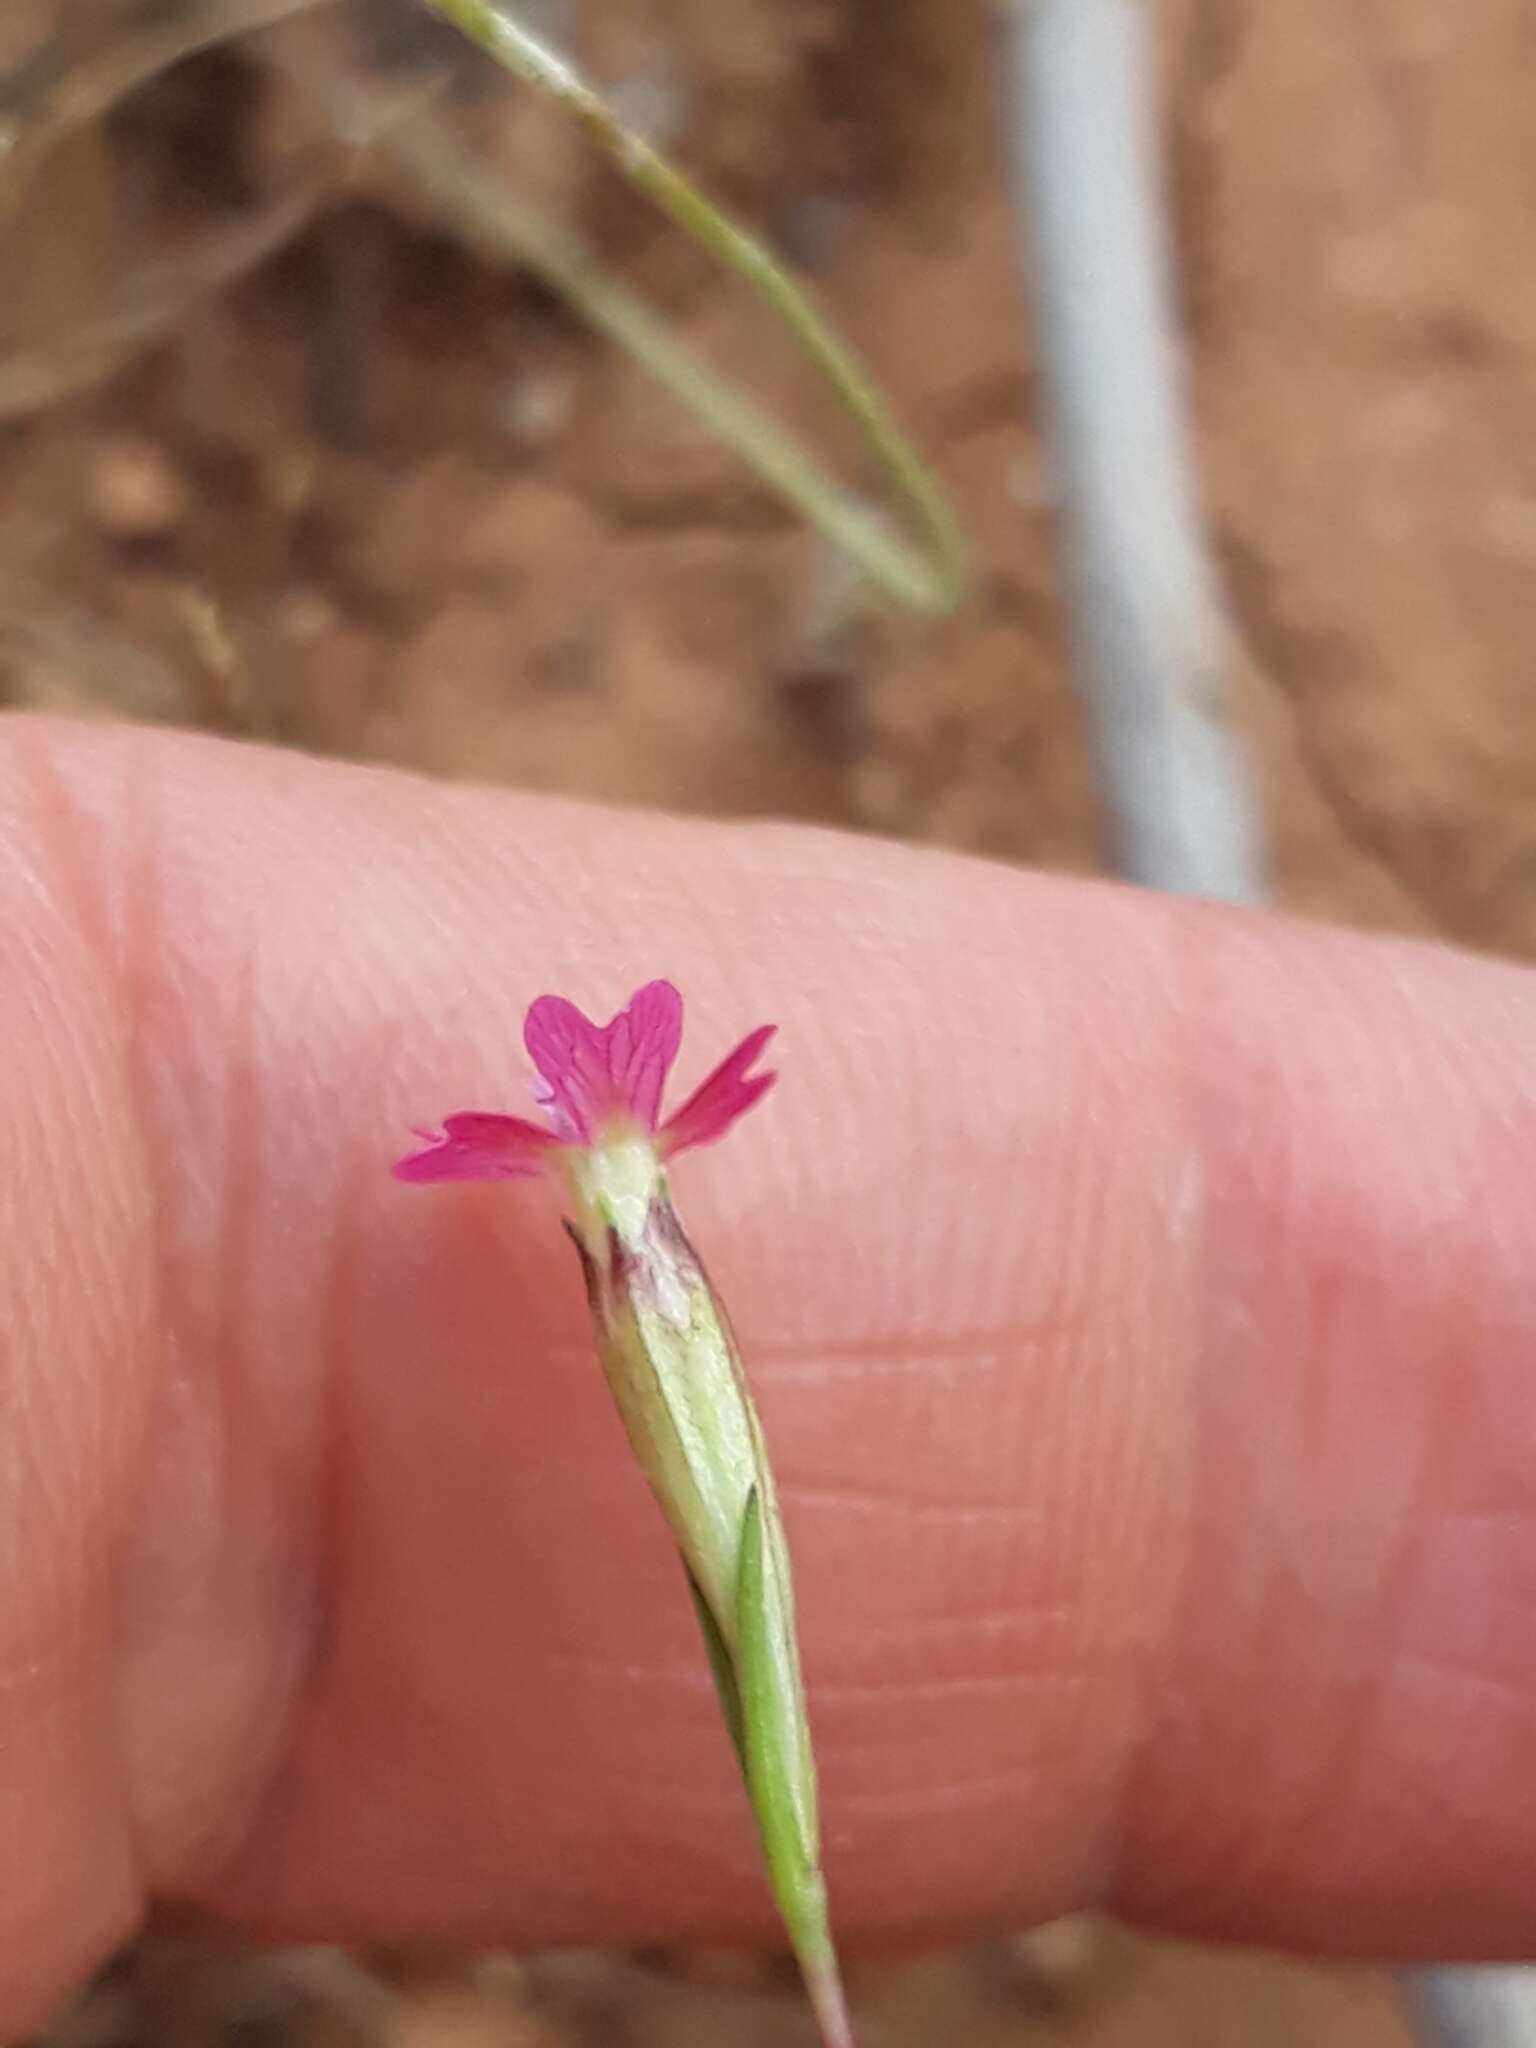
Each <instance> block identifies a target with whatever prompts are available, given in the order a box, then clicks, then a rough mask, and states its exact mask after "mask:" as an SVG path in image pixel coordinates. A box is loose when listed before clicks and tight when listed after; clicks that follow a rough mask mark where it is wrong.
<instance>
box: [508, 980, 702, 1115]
mask: <svg viewBox="0 0 1536 2048" xmlns="http://www.w3.org/2000/svg"><path fill="white" fill-rule="evenodd" d="M682 1036H683V999H682V996H681V995H680V994H679V993H678V991H677V989H676V988H675V987H674V986H673V984H672V983H671V982H670V981H648V982H647V983H646V984H645V986H644V987H643V988H638V989H636V991H635V993H634V994H633V995H632V996H631V997H630V999H629V1001H628V1002H627V1003H626V1004H625V1005H624V1007H623V1009H622V1010H620V1011H619V1012H618V1013H617V1015H616V1016H614V1017H612V1018H610V1019H609V1021H608V1022H607V1023H606V1024H594V1023H593V1022H592V1019H591V1018H590V1017H588V1016H587V1015H585V1013H584V1012H583V1011H581V1010H578V1009H577V1007H576V1005H575V1004H574V1003H572V1002H568V1001H567V1000H566V998H565V997H564V996H539V997H538V998H537V999H536V1000H535V1001H534V1002H532V1003H530V1004H529V1006H528V1014H527V1016H526V1018H525V1019H524V1020H523V1043H524V1045H526V1047H527V1048H528V1056H529V1058H530V1059H531V1060H532V1061H533V1064H534V1066H535V1067H536V1068H537V1069H538V1072H539V1084H538V1086H537V1088H536V1090H535V1094H536V1097H537V1099H538V1101H539V1104H540V1106H541V1107H543V1108H544V1109H545V1110H547V1111H548V1113H549V1115H550V1116H551V1118H552V1119H553V1121H554V1123H555V1126H556V1128H557V1129H558V1130H559V1132H560V1134H561V1135H562V1137H564V1138H566V1139H567V1140H568V1141H570V1142H572V1143H575V1144H583V1145H587V1144H591V1143H592V1142H593V1140H594V1139H595V1138H596V1137H597V1135H598V1133H599V1131H600V1130H601V1129H602V1127H603V1125H604V1124H605V1123H607V1122H608V1121H609V1120H610V1119H611V1118H613V1117H619V1116H622V1117H628V1118H630V1119H631V1120H632V1121H633V1122H635V1123H637V1124H638V1125H639V1126H640V1127H641V1129H642V1130H645V1131H654V1130H655V1128H656V1120H657V1117H658V1116H659V1115H660V1113H661V1094H662V1089H663V1088H664V1087H665V1086H666V1080H667V1075H668V1074H669V1073H670V1071H671V1068H672V1062H673V1061H674V1060H675V1059H676V1058H677V1049H678V1046H679V1045H680V1044H681V1043H682Z"/></svg>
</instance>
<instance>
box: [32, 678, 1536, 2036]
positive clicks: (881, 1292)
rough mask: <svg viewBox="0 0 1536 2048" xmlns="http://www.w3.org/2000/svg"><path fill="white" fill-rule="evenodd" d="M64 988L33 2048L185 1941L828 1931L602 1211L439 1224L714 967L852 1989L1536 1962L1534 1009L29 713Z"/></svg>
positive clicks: (1404, 952) (51, 1262)
mask: <svg viewBox="0 0 1536 2048" xmlns="http://www.w3.org/2000/svg"><path fill="white" fill-rule="evenodd" d="M0 935H3V940H0V1047H3V1057H0V1132H3V1133H4V1144H3V1146H0V1242H3V1246H4V1253H3V1257H0V2039H6V2040H14V2039H17V2038H19V2037H21V2036H23V2035H24V2034H26V2033H27V2031H28V2030H29V2029H30V2028H31V2027H33V2026H34V2025H35V2024H36V2023H37V2022H38V2020H39V2019H40V2017H41V2015H42V2014H43V2012H44V2010H45V2009H46V2007H47V2006H48V2004H49V2003H50V2001H52V2000H53V1999H56V1998H57V1997H58V1996H59V1995H60V1994H61V1993H62V1992H63V1990H64V1989H65V1988H66V1986H67V1985H68V1984H69V1983H70V1982H71V1981H73V1980H75V1979H77V1978H78V1977H79V1975H80V1974H81V1972H83V1971H84V1970H85V1969H87V1968H88V1967H89V1966H90V1965H91V1964H92V1963H93V1962H94V1961H96V1960H97V1959H98V1958H99V1957H100V1956H101V1955H102V1953H103V1952H104V1950H105V1949H106V1947H107V1946H108V1944H110V1943H111V1942H113V1941H114V1940H116V1939H118V1938H119V1937H121V1936H122V1935H123V1934H124V1933H126V1932H127V1931H128V1930H130V1929H131V1928H132V1927H134V1926H135V1925H137V1924H138V1923H139V1922H140V1921H141V1919H142V1918H143V1916H144V1915H145V1913H146V1912H148V1911H150V1910H152V1909H153V1908H154V1907H155V1906H156V1905H157V1904H163V1905H166V1906H168V1907H170V1908H173V1909H175V1910H177V1911H191V1912H194V1913H200V1914H204V1915H209V1916H212V1917H214V1918H216V1919H217V1920H219V1921H220V1922H222V1923H224V1924H226V1925H231V1926H236V1927H240V1928H245V1929H256V1930H261V1931H264V1932H267V1933H280V1934H283V1935H286V1936H289V1937H292V1938H296V1939H303V1940H321V1939H325V1938H328V1937H330V1936H369V1937H379V1938H440V1939H441V1940H443V1941H450V1940H452V1941H464V1942H471V1943H472V1942H491V1943H506V1944H511V1945H520V1944H524V1943H528V1944H537V1943H541V1942H545V1941H550V1940H565V1941H578V1942H590V1943H608V1942H637V1941H654V1940H674V1941H675V1940H691V1941H694V1942H707V1941H712V1940H720V1939H737V1938H749V1939H761V1940H765V1941H772V1940H774V1939H775V1938H776V1928H775V1923H774V1918H773V1913H772V1909H771V1906H770V1903H769V1901H768V1899H767V1896H766V1889H765V1887H764V1884H763V1881H762V1874H761V1869H760V1866H759V1861H758V1856H757V1850H756V1844H755V1842H754V1840H753V1835H752V1827H751V1822H750V1818H749V1816H748V1814H747V1812H746V1810H745V1802H744V1801H743V1799H742V1798H741V1793H740V1786H739V1782H738V1780H737V1776H736V1774H735V1770H734V1765H733V1762H732V1759H731V1756H730V1748H729V1744H728V1742H727V1741H726V1739H725V1736H724V1734H723V1732H722V1731H721V1730H720V1728H719V1725H718V1714H717V1712H716V1710H715V1707H714V1704H713V1701H712V1698H711V1693H710V1683H709V1678H708V1674H707V1672H706V1670H705V1667H704V1661H703V1658H702V1656H701V1654H700V1649H699V1644H698V1640H697V1630H696V1629H695V1627H694V1624H693V1620H692V1617H691V1616H690V1615H689V1614H688V1613H687V1611H686V1602H683V1601H680V1600H679V1598H678V1588H677V1566H676V1558H675V1555H674V1553H673V1551H672V1549H671V1545H670V1541H669V1539H668V1536H667V1533H666V1530H665V1528H664V1527H663V1526H662V1525H661V1519H660V1517H659V1516H657V1515H656V1513H655V1511H654V1509H653V1507H652V1505H651V1503H650V1501H649V1500H648V1499H647V1497H646V1492H645V1487H644V1484H643V1482H642V1481H641V1480H640V1478H639V1477H638V1476H637V1475H636V1473H635V1472H634V1470H633V1461H632V1459H631V1458H630V1455H629V1451H628V1447H627V1445H626V1444H625V1442H624V1435H623V1430H622V1428H621V1427H620V1425H619V1423H618V1421H617V1420H616V1418H615V1416H614V1415H613V1412H612V1403H611V1402H610V1400H609V1398H608V1395H607V1392H606V1389H605V1388H604V1387H603V1385H602V1380H601V1375H600V1374H599V1373H598V1372H597V1371H596V1370H595V1369H594V1367H593V1364H592V1358H591V1335H590V1329H589V1327H588V1324H587V1319H586V1307H585V1303H584V1301H583V1299H582V1290H581V1283H580V1278H579V1276H578V1274H577V1273H576V1271H575V1269H574V1262H573V1261H570V1260H568V1259H566V1258H565V1257H563V1256H562V1255H561V1250H560V1247H559V1246H558V1245H557V1244H555V1243H553V1241H552V1234H551V1229H550V1224H551V1217H550V1215H549V1213H548V1211H549V1208H550V1201H549V1197H548V1195H547V1193H546V1190H545V1189H544V1188H543V1187H542V1186H541V1185H540V1184H539V1183H537V1182H528V1183H519V1182H516V1181H514V1182H512V1183H509V1184H508V1185H505V1186H500V1187H493V1188H487V1187H475V1186H465V1187H459V1188H449V1189H445V1190H443V1191H442V1192H441V1194H440V1196H439V1198H438V1199H437V1200H435V1201H422V1200H419V1199H415V1198H414V1197H413V1194H412V1191H411V1190H409V1189H406V1188H401V1187H399V1186H397V1185H396V1184H395V1183H393V1182H392V1181H391V1180H390V1179H389V1178H388V1176H387V1174H386V1173H384V1172H382V1171H381V1168H382V1167H383V1166H384V1165H385V1163H386V1161H387V1158H388V1150H387V1148H388V1144H389V1134H390V1133H391V1132H392V1131H394V1130H396V1129H399V1128H401V1127H403V1126H404V1125H405V1124H406V1123H407V1122H408V1120H409V1118H410V1117H411V1115H412V1114H413V1112H416V1111H419V1110H420V1108H421V1107H422V1106H423V1105H429V1106H430V1105H432V1104H434V1103H436V1102H438V1101H457V1102H475V1101H485V1100H495V1099H496V1096H495V1091H496V1090H497V1089H498V1088H501V1087H504V1086H505V1084H506V1076H507V1070H508V1050H507V1019H508V1018H509V1017H515V1016H517V1015H519V1014H520V1013H521V1012H522V1010H523V1009H524V1007H525V1006H526V1005H527V1003H528V1001H529V999H530V998H531V997H532V996H533V995H534V994H535V993H536V991H537V989H538V988H539V987H558V988H566V989H569V990H571V991H572V992H573V993H574V994H575V995H576V996H577V997H578V998H579V999H583V1000H600V999H601V997H602V995H603V993H604V991H605V989H608V988H611V987H613V986H615V985H617V986H620V987H631V986H634V985H635V984H636V983H638V982H639V981H640V980H641V979H642V978H643V977H644V975H645V974H646V973H647V972H648V971H649V968H650V963H652V962H654V961H665V962H666V963H667V965H668V968H669V970H670V971H671V972H673V973H675V974H676V976H677V978H678V981H679V984H680V985H681V986H682V987H684V988H686V989H687V991H688V1002H689V1009H690V1019H691V1020H692V1021H693V1022H694V1024H695V1029H696V1033H697V1035H698V1036H699V1037H700V1038H704V1039H707V1038H708V1036H709V1035H710V1034H712V1033H714V1032H717V1031H718V1032H720V1033H722V1034H723V1033H726V1032H728V1031H729V1030H730V1029H731V1028H732V1025H733V1022H734V1020H736V1019H739V1018H742V1017H754V1016H766V1015H769V1014H770V1009H769V1006H770V1005H771V1006H772V1009H771V1014H773V1015H774V1016H776V1017H778V1018H779V1020H780V1022H781V1023H782V1026H783V1028H784V1030H785V1033H786V1035H787V1036H789V1037H790V1039H791V1042H792V1043H793V1045H794V1048H795V1060H794V1086H793V1088H790V1089H786V1090H785V1091H784V1096H783V1100H782V1101H779V1102H776V1103H775V1105H774V1113H773V1115H771V1116H762V1117H752V1118H749V1119H748V1120H747V1121H746V1122H745V1123H743V1124H742V1125H741V1126H740V1128H739V1129H738V1130H737V1131H736V1132H735V1133H734V1134H733V1137H732V1142H731V1144H730V1145H729V1147H721V1148H719V1149H718V1150H717V1151H713V1152H711V1151H702V1152H700V1153H699V1154H698V1155H697V1157H696V1158H695V1159H693V1160H692V1161H691V1162H690V1166H691V1171H690V1176H689V1185H688V1202H689V1213H690V1220H691V1221H692V1222H693V1223H694V1225H695V1226H696V1227H697V1230H698V1234H699V1238H700V1241H701V1242H703V1243H706V1244H707V1245H708V1246H709V1248H710V1253H711V1257H712V1259H713V1261H714V1264H715V1268H716V1272H717V1275H718V1278H719V1280H720V1283H721V1287H722V1291H723V1293H724V1294H725V1296H726V1298H727V1299H728V1300H729V1301H730V1304H731V1309H732V1314H733V1316H734V1318H735V1320H736V1323H737V1326H738V1328H739V1331H740V1334H741V1338H742V1341H743V1345H744V1347H745V1348H746V1349H747V1351H748V1352H749V1355H750V1357H751V1359H752V1371H753V1384H754V1389H755V1391H756V1392H757V1395H758V1397H759V1400H760V1402H761V1405H762V1408H763V1411H764V1419H765V1422H766V1424H767V1427H768V1430H769V1432H770V1434H771V1437H772V1440H773V1445H774V1458H775V1464H776V1468H777V1471H778V1474H779V1478H780V1482H781V1490H782V1502H783V1508H784V1514H785V1519H786V1522H787V1524H788V1527H789V1534H790V1540H791V1543H792V1545H793V1547H794V1553H795V1562H796V1580H797V1590H798V1593H799V1611H800V1621H801V1628H802V1637H803V1642H804V1647H805V1657H806V1673H807V1680H808V1686H809V1693H810V1712H811V1721H812V1726H813V1729H814V1732H815V1736H816V1744H817V1755H818V1759H819V1762H820V1766H821V1777H822V1791H823V1810H824V1815H825V1820H826V1838H827V1876H828V1882H829V1886H830V1889H831V1893H832V1897H833V1900H834V1904H835V1909H836V1915H837V1927H838V1932H839V1936H840V1939H841V1940H842V1942H843V1945H844V1948H845V1952H852V1953H856V1952H857V1950H858V1948H859V1947H860V1946H861V1945H863V1944H887V1943H900V1942H907V1941H919V1940H925V1939H928V1938H933V1937H938V1936H942V1935H945V1934H948V1933H951V1932H967V1931H971V1930H977V1929H985V1928H990V1927H996V1926H999V1925H1003V1926H1010V1925H1011V1926H1017V1925H1019V1924H1022V1923H1024V1922H1027V1921H1030V1920H1033V1919H1036V1918H1039V1917H1042V1916H1044V1915H1047V1914H1050V1913H1055V1912H1061V1911H1063V1910H1066V1909H1067V1908H1070V1907H1072V1906H1075V1905H1081V1904H1084V1903H1088V1902H1092V1901H1098V1902H1102V1903H1107V1904H1110V1905H1113V1906H1114V1907H1116V1908H1117V1909H1118V1910H1121V1911H1123V1912H1126V1913H1129V1914H1131V1915H1132V1916H1134V1917H1136V1918H1139V1919H1142V1920H1146V1921H1152V1922H1156V1923H1160V1924H1163V1925H1175V1926H1178V1927H1181V1928H1183V1929H1185V1930H1188V1931H1192V1932H1194V1931H1199V1932H1204V1933H1217V1934H1225V1935H1229V1936H1235V1937H1242V1938H1245V1939H1249V1940H1265V1941H1271V1942H1276V1943H1282V1944H1285V1945H1287V1946H1291V1947H1297V1948H1312V1949H1328V1950H1332V1951H1334V1952H1336V1953H1342V1952H1353V1953H1356V1954H1375V1955H1396V1956H1413V1955H1418V1956H1429V1955H1435V1954H1461V1955H1477V1954H1499V1953H1503V1954H1506V1955H1521V1954H1530V1953H1532V1952H1533V1950H1536V1894H1533V1888H1532V1884H1531V1871H1532V1869H1533V1868H1536V1799H1533V1798H1532V1796H1531V1785H1532V1775H1531V1774H1532V1758H1533V1757H1536V1629H1533V1628H1532V1626H1531V1616H1532V1614H1533V1613H1536V1377H1533V1373H1532V1368H1531V1361H1532V1359H1533V1357H1536V1286H1533V1281H1532V1276H1533V1274H1536V1174H1533V1172H1532V1161H1533V1159H1536V1059H1533V1056H1532V1047H1533V1046H1536V973H1532V972H1531V971H1530V970H1529V969H1527V968H1522V967H1518V966H1514V965H1510V964H1508V963H1504V962H1499V961H1492V960H1487V959H1477V958H1473V957H1468V956H1463V955H1461V954H1458V953H1456V952H1455V951H1453V950H1452V949H1450V948H1448V947H1442V946H1425V945H1419V944H1413V943H1404V942H1402V941H1398V940H1387V939H1370V938H1364V937H1361V936H1360V935H1359V934H1354V933H1343V932H1335V931H1329V930H1326V929H1322V928H1319V927H1316V926H1310V925H1304V924H1293V923H1290V922H1288V921H1286V920H1285V919H1282V918H1274V917H1271V918H1259V917H1247V916H1241V915H1238V914H1236V913H1233V912H1227V911H1220V910H1214V909H1211V908H1207V907H1200V906H1195V905H1189V904H1176V903H1168V902H1162V901H1158V900H1156V899H1153V898H1150V897H1146V896H1142V895H1138V894H1136V893H1134V892H1130V891H1124V890H1116V889H1110V888H1103V887H1096V886H1092V885H1085V884H1083V883H1080V882H1070V881H1066V880H1063V879H1060V878H1055V877H1045V876H1036V875H1029V874H1021V873H1017V872H1014V871H1011V870H1008V869H1005V868H1001V867H994V866H990V865H988V864H986V863H984V862H978V861H968V860H961V859H957V858H955V857H952V856H950V855H946V854H939V853H933V852H927V851H923V850H919V849H913V848H903V847H893V846H888V845H882V844H875V843H870V842H866V841H862V840H860V839H858V838H856V837H854V836H852V835H850V834H831V833H818V832H810V831H805V830H800V829H787V828H785V827H783V826H777V825H774V826H760V825H742V824H734V825H717V824H698V823H684V822H681V821H678V820H673V819H666V818H655V817H646V816H639V815H635V814H632V813H616V814H610V813H607V812H605V811H603V810H600V809H594V808H591V807H587V806H582V805H573V804H565V803H552V802H545V801H540V800H537V799H533V798H529V797H524V796H519V795H516V794H513V793H511V792H507V791H487V790H476V789H466V788H448V787H443V786H441V785H436V784H431V783H427V782H421V781H417V780H415V779H413V778H411V777H408V776H402V775H394V774H388V773H383V772H380V771H377V770H371V769H357V768H348V767H343V766H340V765H338V764H336V763H334V762H323V761H315V760H306V759H301V758H298V757H295V756H292V755H287V756H284V755H278V754H275V753H271V752H268V751H266V750H264V749H262V748H259V747H252V746H240V747H232V746H221V745H218V744H215V743H212V742H209V741H203V740H197V739H192V738H188V737H185V736H179V735H174V734H163V733H151V732H146V731H141V730H132V729H126V728H107V727H105V726H99V725H89V726H87V725H54V724H46V723H39V722H33V721H28V720H18V719H9V720H3V719H0ZM682 1121H683V1119H682V1117H679V1118H677V1119H674V1136H675V1135H676V1130H677V1126H678V1125H679V1124H680V1123H682Z"/></svg>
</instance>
